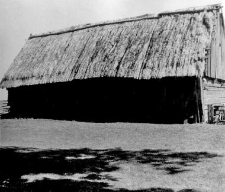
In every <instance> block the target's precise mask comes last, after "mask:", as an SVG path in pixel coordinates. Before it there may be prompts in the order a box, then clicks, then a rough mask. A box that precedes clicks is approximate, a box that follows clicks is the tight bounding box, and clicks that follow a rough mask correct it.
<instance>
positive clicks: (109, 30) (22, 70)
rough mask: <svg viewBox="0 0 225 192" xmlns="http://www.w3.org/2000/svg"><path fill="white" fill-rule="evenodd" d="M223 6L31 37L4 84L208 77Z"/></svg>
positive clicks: (7, 73) (8, 72)
mask: <svg viewBox="0 0 225 192" xmlns="http://www.w3.org/2000/svg"><path fill="white" fill-rule="evenodd" d="M220 9H221V6H220V5H212V6H207V7H203V8H192V9H188V10H178V11H176V12H164V13H161V14H158V15H144V16H140V17H136V18H129V19H124V20H118V21H112V22H105V23H98V24H93V25H91V24H87V25H83V26H76V27H72V28H69V29H66V30H61V31H55V32H50V33H45V34H40V35H34V36H30V38H29V39H28V41H27V42H26V44H25V45H24V47H23V48H22V50H21V51H20V53H19V54H18V56H17V57H16V58H15V60H14V61H13V63H12V65H11V66H10V68H9V70H8V71H7V72H6V74H5V76H4V78H3V80H2V82H1V87H5V88H10V87H18V86H22V85H34V84H45V83H52V82H65V81H71V80H74V79H86V78H95V77H126V78H136V79H150V78H162V77H166V76H175V77H177V76H203V73H204V70H205V65H206V60H207V54H206V53H207V50H208V49H209V47H210V43H211V38H212V33H213V30H214V26H215V23H216V19H217V17H218V15H219V10H220Z"/></svg>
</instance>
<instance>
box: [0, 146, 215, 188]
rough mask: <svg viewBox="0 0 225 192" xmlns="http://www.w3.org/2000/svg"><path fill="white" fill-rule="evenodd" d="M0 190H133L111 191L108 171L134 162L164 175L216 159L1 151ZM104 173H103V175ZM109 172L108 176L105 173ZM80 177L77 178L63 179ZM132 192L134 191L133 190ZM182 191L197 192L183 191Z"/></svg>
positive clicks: (193, 155) (109, 152)
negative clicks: (53, 177) (57, 176)
mask: <svg viewBox="0 0 225 192" xmlns="http://www.w3.org/2000/svg"><path fill="white" fill-rule="evenodd" d="M0 156H1V170H0V188H1V191H121V192H122V191H127V192H128V191H132V190H127V189H112V188H111V187H112V186H110V185H109V184H108V182H107V181H118V178H114V177H112V176H110V172H114V171H117V170H119V169H120V167H119V166H118V164H119V163H128V162H136V163H140V164H150V165H151V166H152V167H153V168H155V169H157V170H163V171H165V174H178V173H182V172H185V171H191V167H192V166H194V165H196V164H197V163H199V162H201V161H202V160H204V159H208V158H214V157H218V155H217V154H211V153H207V152H188V153H184V152H179V153H177V152H172V151H170V150H150V149H147V150H142V151H124V150H121V149H120V148H116V149H107V150H91V149H86V148H85V149H68V150H39V149H35V148H17V147H6V148H0ZM102 173H104V174H102ZM107 173H108V174H107ZM38 174H56V175H60V176H62V177H63V176H64V178H63V179H62V178H61V177H59V178H58V179H49V178H45V177H43V178H42V179H39V180H38V179H36V180H33V181H30V182H27V181H28V180H27V179H24V178H23V177H22V176H24V175H28V176H29V175H38ZM76 174H81V175H82V177H80V178H79V179H73V180H72V179H68V178H67V177H65V176H71V175H76ZM133 191H135V190H133ZM136 191H150V192H152V191H154V192H173V190H172V189H163V188H150V189H140V190H136ZM182 192H196V191H194V190H193V189H184V190H182Z"/></svg>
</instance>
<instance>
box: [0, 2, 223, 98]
mask: <svg viewBox="0 0 225 192" xmlns="http://www.w3.org/2000/svg"><path fill="white" fill-rule="evenodd" d="M217 3H221V4H222V5H223V6H225V0H0V80H1V79H2V78H3V76H4V74H5V72H6V71H7V69H8V68H9V66H10V65H11V63H12V62H13V60H14V58H15V57H16V55H17V54H18V53H19V51H20V50H21V48H22V47H23V45H24V44H25V42H26V40H27V39H28V37H29V36H30V34H37V33H43V32H48V31H53V30H58V29H63V28H67V27H71V26H74V25H78V24H85V23H95V22H100V21H107V20H115V19H122V18H127V17H133V16H138V15H143V14H151V13H155V14H156V13H160V12H163V11H171V10H176V9H182V8H188V7H195V6H204V5H210V4H217ZM224 13H225V11H224ZM3 99H7V91H6V90H5V89H0V100H3Z"/></svg>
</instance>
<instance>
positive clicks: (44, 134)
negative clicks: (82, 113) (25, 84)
mask: <svg viewBox="0 0 225 192" xmlns="http://www.w3.org/2000/svg"><path fill="white" fill-rule="evenodd" d="M0 127H1V150H0V156H1V162H2V163H1V165H4V166H2V167H3V169H2V168H1V170H0V172H1V180H0V184H1V190H2V191H17V190H18V191H154V192H177V191H180V192H181V191H182V192H188V191H189V192H190V191H195V192H197V191H199V192H206V191H207V192H224V191H225V126H224V125H204V124H194V125H158V124H157V125H156V124H155V125H154V124H137V123H83V122H75V121H56V120H43V119H39V120H36V119H8V120H0Z"/></svg>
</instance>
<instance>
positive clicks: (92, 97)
mask: <svg viewBox="0 0 225 192" xmlns="http://www.w3.org/2000/svg"><path fill="white" fill-rule="evenodd" d="M8 91H9V92H8V93H9V98H8V101H9V105H10V107H11V108H10V113H9V114H8V115H7V117H9V118H12V117H17V118H48V119H65V120H77V121H90V122H149V123H184V122H189V123H194V122H201V120H202V119H201V117H202V106H201V98H200V85H199V79H198V78H195V77H179V78H175V77H166V78H162V79H150V80H136V79H130V78H94V79H85V80H74V81H72V82H65V83H52V84H44V85H33V86H22V87H18V88H10V89H8Z"/></svg>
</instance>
